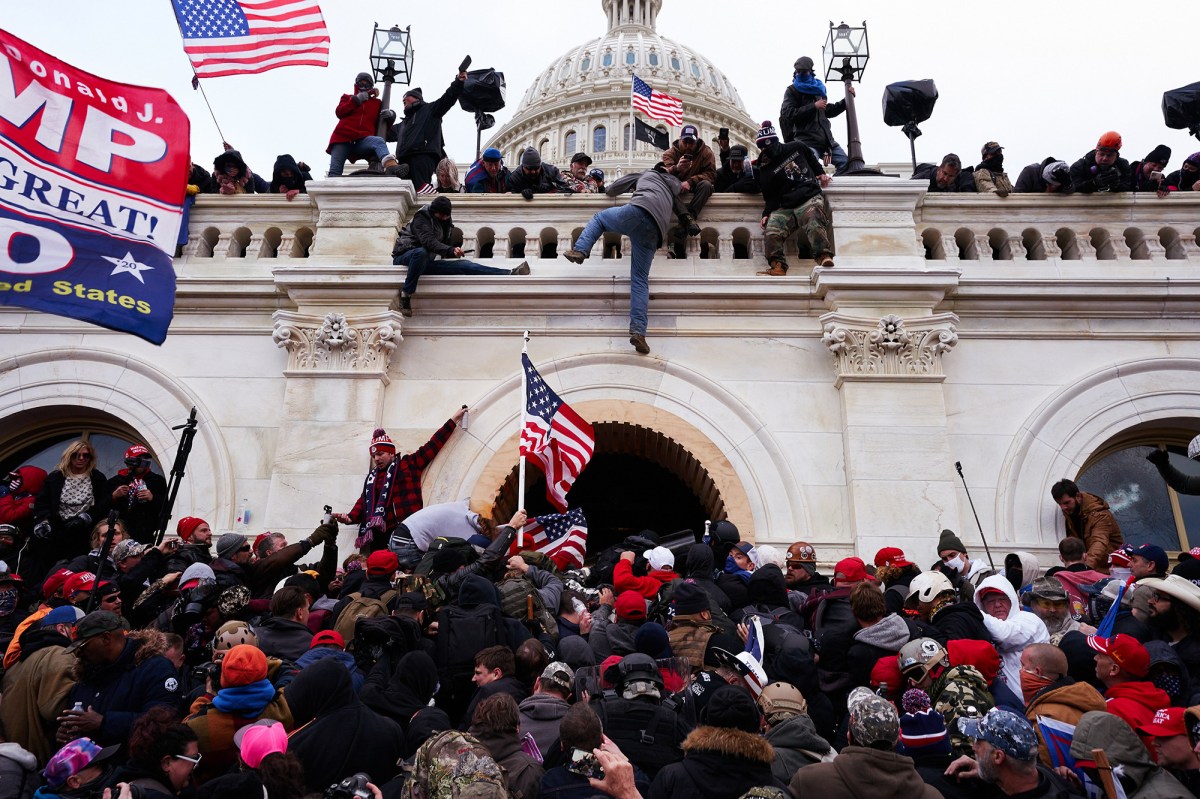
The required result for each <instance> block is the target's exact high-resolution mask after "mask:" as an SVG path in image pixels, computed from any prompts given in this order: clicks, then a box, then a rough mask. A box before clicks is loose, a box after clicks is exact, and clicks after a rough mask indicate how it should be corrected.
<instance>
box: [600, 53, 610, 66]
mask: <svg viewBox="0 0 1200 799" xmlns="http://www.w3.org/2000/svg"><path fill="white" fill-rule="evenodd" d="M612 65H613V54H612V50H605V51H604V57H603V58H601V59H600V66H602V67H611V66H612Z"/></svg>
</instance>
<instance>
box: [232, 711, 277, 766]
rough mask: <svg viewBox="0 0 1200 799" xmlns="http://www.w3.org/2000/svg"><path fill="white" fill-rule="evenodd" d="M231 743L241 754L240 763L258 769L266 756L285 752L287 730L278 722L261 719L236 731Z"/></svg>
mask: <svg viewBox="0 0 1200 799" xmlns="http://www.w3.org/2000/svg"><path fill="white" fill-rule="evenodd" d="M233 742H234V743H235V744H236V745H237V748H238V750H239V751H240V752H241V754H242V761H243V762H245V764H246V765H247V766H249V767H250V768H258V767H259V764H261V763H262V761H263V758H264V757H266V756H267V755H270V754H275V753H283V752H286V751H287V742H288V737H287V730H285V729H284V727H283V725H282V724H280V723H279V722H278V721H271V720H268V719H262V720H260V721H258V722H256V723H254V724H251V725H250V726H249V727H242V728H241V729H240V730H238V731H237V734H235V735H234V736H233Z"/></svg>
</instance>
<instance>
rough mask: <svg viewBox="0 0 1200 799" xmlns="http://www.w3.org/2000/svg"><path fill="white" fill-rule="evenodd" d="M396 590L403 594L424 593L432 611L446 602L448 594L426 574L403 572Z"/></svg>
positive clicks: (397, 582)
mask: <svg viewBox="0 0 1200 799" xmlns="http://www.w3.org/2000/svg"><path fill="white" fill-rule="evenodd" d="M396 590H397V591H399V592H400V593H402V594H411V593H418V594H422V595H423V596H424V597H425V601H426V602H428V603H429V610H430V612H431V613H432V612H433V611H436V610H437V609H438V608H439V607H441V606H442V605H443V604H445V602H446V595H445V594H444V593H443V592H442V589H441V588H439V587H438V584H437V583H436V582H434V581H433V580H432V579H430V578H429V576H428V575H425V574H402V575H401V576H400V578H399V579H398V580H397V581H396Z"/></svg>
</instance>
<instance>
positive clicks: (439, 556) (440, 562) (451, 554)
mask: <svg viewBox="0 0 1200 799" xmlns="http://www.w3.org/2000/svg"><path fill="white" fill-rule="evenodd" d="M438 199H439V200H440V199H441V198H440V197H439V198H438ZM466 562H467V561H466V558H464V557H463V556H462V553H461V552H459V551H458V550H457V549H454V548H452V547H443V548H442V549H439V550H438V551H437V552H434V553H433V570H434V571H435V572H436V573H438V574H450V573H451V572H454V571H458V567H459V566H465V565H466Z"/></svg>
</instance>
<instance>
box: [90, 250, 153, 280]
mask: <svg viewBox="0 0 1200 799" xmlns="http://www.w3.org/2000/svg"><path fill="white" fill-rule="evenodd" d="M100 257H101V258H103V259H104V260H106V261H108V262H110V263H111V264H113V270H112V273H111V274H110V275H109V276H110V277H111V276H112V275H117V274H120V273H122V272H124V273H125V274H127V275H133V276H134V277H136V278H137V279H138V282H139V283H141V284H143V285H145V283H146V279H145V278H144V277H142V272H146V271H154V267H153V266H146V265H145V264H143V263H138V260H137V259H136V258H134V257H133V253H131V252H129V251H128V250H127V251H126V252H125V257H124V258H110V257H108V256H107V255H101V256H100Z"/></svg>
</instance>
